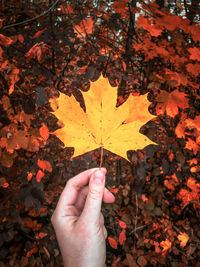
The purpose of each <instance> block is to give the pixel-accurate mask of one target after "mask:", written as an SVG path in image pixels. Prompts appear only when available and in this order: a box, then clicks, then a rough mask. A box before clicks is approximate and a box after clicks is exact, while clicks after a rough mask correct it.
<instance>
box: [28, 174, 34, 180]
mask: <svg viewBox="0 0 200 267" xmlns="http://www.w3.org/2000/svg"><path fill="white" fill-rule="evenodd" d="M32 177H33V174H32V172H29V173H28V174H27V180H28V181H30V180H31V179H32Z"/></svg>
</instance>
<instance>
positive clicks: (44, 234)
mask: <svg viewBox="0 0 200 267" xmlns="http://www.w3.org/2000/svg"><path fill="white" fill-rule="evenodd" d="M45 236H47V233H42V232H40V233H39V234H37V235H36V236H35V237H36V239H42V238H44V237H45Z"/></svg>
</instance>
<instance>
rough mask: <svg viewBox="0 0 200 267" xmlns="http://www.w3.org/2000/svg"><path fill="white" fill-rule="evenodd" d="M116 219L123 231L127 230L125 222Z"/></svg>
mask: <svg viewBox="0 0 200 267" xmlns="http://www.w3.org/2000/svg"><path fill="white" fill-rule="evenodd" d="M115 219H116V220H117V221H118V223H119V225H120V227H121V228H122V229H126V227H127V225H126V224H125V222H123V221H121V220H119V219H118V218H115Z"/></svg>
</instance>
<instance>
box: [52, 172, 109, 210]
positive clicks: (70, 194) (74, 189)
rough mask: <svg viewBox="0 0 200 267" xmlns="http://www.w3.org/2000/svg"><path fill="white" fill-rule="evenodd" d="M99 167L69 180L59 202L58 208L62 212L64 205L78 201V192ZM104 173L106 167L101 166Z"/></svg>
mask: <svg viewBox="0 0 200 267" xmlns="http://www.w3.org/2000/svg"><path fill="white" fill-rule="evenodd" d="M95 170H99V168H92V169H89V170H86V171H84V172H81V173H79V174H78V175H76V176H74V177H73V178H71V179H69V181H68V182H67V184H66V186H65V188H64V190H63V192H62V194H61V196H60V198H59V201H58V204H57V207H56V209H57V210H60V212H62V209H63V207H66V205H68V206H71V205H74V204H75V203H76V200H77V197H78V192H79V190H80V189H81V188H82V187H83V186H84V185H87V184H88V182H89V179H90V177H91V175H92V173H93V172H94V171H95ZM101 171H102V172H103V173H106V169H105V168H101Z"/></svg>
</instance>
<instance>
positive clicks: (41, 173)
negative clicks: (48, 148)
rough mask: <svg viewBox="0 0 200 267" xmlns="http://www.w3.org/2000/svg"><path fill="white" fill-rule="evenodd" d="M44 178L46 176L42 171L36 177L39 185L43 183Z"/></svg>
mask: <svg viewBox="0 0 200 267" xmlns="http://www.w3.org/2000/svg"><path fill="white" fill-rule="evenodd" d="M43 176H44V173H43V172H42V171H41V170H39V171H38V172H37V175H36V180H37V182H38V183H39V182H40V181H41V179H42V177H43Z"/></svg>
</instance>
